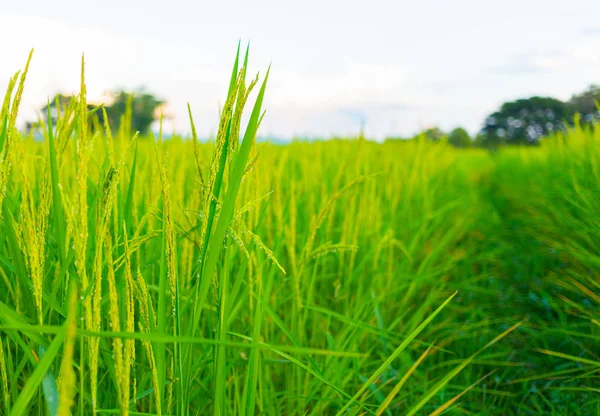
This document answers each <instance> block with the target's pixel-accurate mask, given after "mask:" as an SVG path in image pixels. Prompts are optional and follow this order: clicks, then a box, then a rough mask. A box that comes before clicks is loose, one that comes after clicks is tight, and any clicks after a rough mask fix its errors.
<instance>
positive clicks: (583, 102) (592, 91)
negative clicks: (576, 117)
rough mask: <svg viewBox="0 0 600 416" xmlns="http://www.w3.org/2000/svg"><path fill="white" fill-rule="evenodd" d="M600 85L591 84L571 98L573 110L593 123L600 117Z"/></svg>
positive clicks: (570, 103) (584, 119) (583, 118)
mask: <svg viewBox="0 0 600 416" xmlns="http://www.w3.org/2000/svg"><path fill="white" fill-rule="evenodd" d="M599 103H600V86H599V85H590V86H589V87H588V88H587V89H586V90H585V91H583V92H581V93H579V94H575V95H573V96H572V97H571V99H570V100H569V105H570V106H571V107H572V109H573V111H575V112H576V113H578V114H580V115H581V118H582V120H583V121H585V122H588V123H591V122H593V121H598V119H599V118H600V110H599V109H598V104H599Z"/></svg>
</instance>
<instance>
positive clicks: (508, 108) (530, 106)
mask: <svg viewBox="0 0 600 416" xmlns="http://www.w3.org/2000/svg"><path fill="white" fill-rule="evenodd" d="M572 118H573V110H572V109H571V106H569V105H568V104H567V103H564V102H562V101H560V100H557V99H555V98H550V97H531V98H526V99H520V100H516V101H511V102H507V103H504V104H502V107H501V108H500V110H499V111H496V112H495V113H492V114H490V115H489V116H488V117H487V118H486V120H485V123H484V126H483V129H482V130H481V133H482V134H483V135H484V136H485V141H486V142H487V145H488V146H489V145H497V144H502V143H510V144H536V143H537V142H538V141H539V139H540V138H542V137H544V136H546V135H549V134H550V133H553V132H555V131H558V130H563V129H564V123H565V122H567V121H568V122H571V121H572Z"/></svg>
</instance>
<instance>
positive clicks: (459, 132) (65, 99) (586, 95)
mask: <svg viewBox="0 0 600 416" xmlns="http://www.w3.org/2000/svg"><path fill="white" fill-rule="evenodd" d="M74 99H76V97H75V96H72V95H62V94H57V95H56V96H55V97H54V98H53V99H52V100H51V101H50V102H49V103H48V104H47V105H45V106H44V107H42V108H41V113H42V116H43V117H44V118H45V119H46V122H48V121H49V120H48V118H50V119H51V120H52V121H53V124H54V125H55V124H56V118H57V116H58V112H59V111H64V109H65V108H67V107H68V106H69V105H70V104H71V103H72V102H74V101H73V100H74ZM107 101H108V102H109V103H110V104H103V105H102V107H104V109H103V110H102V111H98V110H99V108H98V107H96V106H93V105H88V110H89V113H90V125H92V126H94V127H101V126H102V125H103V124H104V121H105V120H104V116H105V115H106V117H108V122H109V123H110V126H111V127H113V128H115V129H119V128H120V126H121V124H122V122H123V120H128V121H129V120H130V122H131V124H130V125H129V126H128V127H129V128H130V130H131V131H133V132H135V131H139V132H140V134H147V133H149V132H150V130H151V126H152V123H153V122H154V121H155V120H157V119H158V118H159V117H160V113H161V110H163V106H164V105H165V104H166V102H165V101H164V100H161V99H159V98H157V97H156V96H155V95H154V94H152V93H151V92H149V91H147V90H145V89H143V88H138V89H137V90H135V91H133V92H132V93H128V92H126V91H124V90H122V89H119V90H114V91H112V92H110V93H109V94H108V100H107ZM599 102H600V86H599V85H590V86H589V87H588V88H587V89H586V90H585V91H583V92H581V93H579V94H575V95H573V96H572V97H571V98H570V99H569V100H567V101H561V100H559V99H556V98H552V97H538V96H535V97H529V98H522V99H518V100H515V101H510V102H506V103H504V104H502V106H501V107H500V108H499V109H498V110H497V111H495V112H493V113H492V114H490V115H489V116H488V117H486V119H485V121H484V123H483V127H482V128H481V130H480V131H479V132H478V133H477V134H476V135H475V136H474V137H471V136H470V135H469V133H468V132H467V131H466V130H465V129H464V128H462V127H457V128H455V129H453V130H452V131H450V132H444V131H442V130H441V129H439V128H438V127H432V128H429V129H427V130H424V131H422V132H421V133H419V135H423V136H425V137H427V138H428V139H430V140H433V141H438V140H441V139H442V137H446V138H447V140H448V142H449V143H451V144H452V145H454V146H456V147H471V146H479V147H488V148H492V147H497V146H500V145H506V144H515V145H536V144H538V143H539V140H540V139H541V138H542V137H545V136H548V135H551V134H553V133H556V132H559V131H564V130H565V129H566V128H567V126H569V125H573V124H574V123H576V122H581V123H583V124H584V125H585V124H587V125H592V123H593V122H594V121H598V120H600V107H599V106H598V103H599ZM61 109H62V110H61ZM37 126H38V123H27V128H28V129H33V128H35V127H37ZM389 139H390V140H393V139H398V138H389Z"/></svg>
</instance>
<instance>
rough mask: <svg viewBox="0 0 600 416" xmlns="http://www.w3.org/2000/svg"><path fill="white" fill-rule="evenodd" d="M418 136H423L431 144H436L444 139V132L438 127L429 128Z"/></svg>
mask: <svg viewBox="0 0 600 416" xmlns="http://www.w3.org/2000/svg"><path fill="white" fill-rule="evenodd" d="M420 134H422V135H424V136H425V137H427V138H428V139H429V140H431V141H433V142H437V141H439V140H440V139H441V138H442V137H444V132H443V131H442V130H441V129H440V128H438V127H430V128H428V129H427V130H424V131H422V132H421V133H420Z"/></svg>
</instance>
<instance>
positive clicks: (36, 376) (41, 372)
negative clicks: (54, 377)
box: [9, 328, 66, 416]
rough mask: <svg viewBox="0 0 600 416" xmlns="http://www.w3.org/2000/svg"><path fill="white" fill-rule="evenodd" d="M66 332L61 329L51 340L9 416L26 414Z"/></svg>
mask: <svg viewBox="0 0 600 416" xmlns="http://www.w3.org/2000/svg"><path fill="white" fill-rule="evenodd" d="M65 335H66V331H65V329H64V328H63V329H62V331H60V332H59V333H58V334H57V335H56V336H55V337H54V340H52V343H51V344H50V346H49V347H48V350H47V351H46V352H45V354H44V357H43V358H42V359H41V360H40V362H39V364H38V365H37V366H36V368H35V370H34V371H33V373H32V374H31V376H30V377H29V378H28V379H27V382H26V383H25V386H23V390H21V394H20V395H19V397H18V398H17V400H16V401H15V403H14V404H13V407H12V409H11V411H10V414H9V415H10V416H21V415H25V414H28V413H27V410H28V407H29V402H30V401H31V399H32V398H33V396H34V395H35V392H36V391H37V388H38V387H39V385H40V384H41V383H42V381H43V379H44V377H45V376H46V373H47V372H48V371H49V369H50V366H51V365H52V362H53V361H54V357H56V354H57V353H58V351H59V350H60V347H61V346H62V344H63V341H64V340H65Z"/></svg>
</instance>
